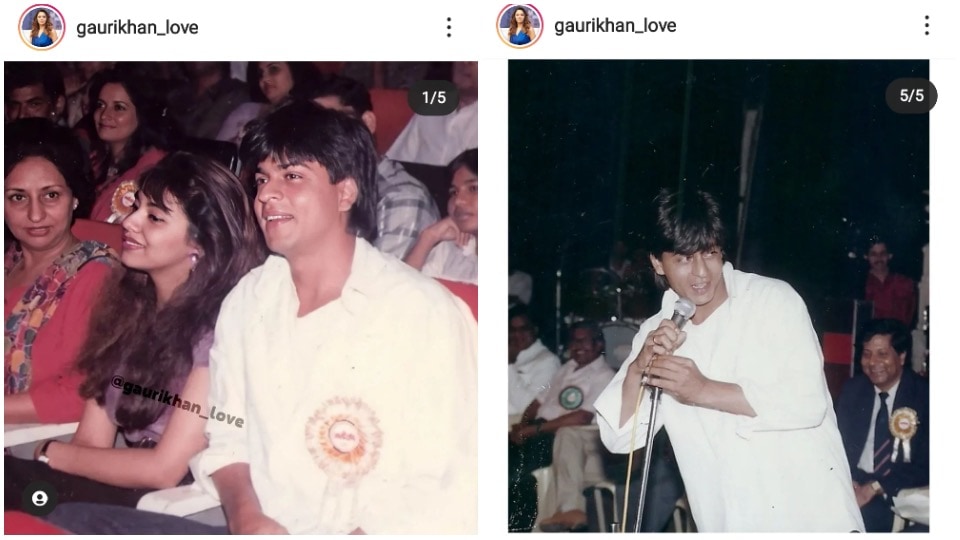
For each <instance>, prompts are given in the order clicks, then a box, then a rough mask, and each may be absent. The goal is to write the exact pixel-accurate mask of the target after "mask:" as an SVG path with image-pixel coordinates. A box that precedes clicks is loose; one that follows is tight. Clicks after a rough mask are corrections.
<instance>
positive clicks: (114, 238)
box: [70, 219, 123, 253]
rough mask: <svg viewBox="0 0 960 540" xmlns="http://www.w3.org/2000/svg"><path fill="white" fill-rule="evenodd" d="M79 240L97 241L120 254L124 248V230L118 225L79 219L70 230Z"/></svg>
mask: <svg viewBox="0 0 960 540" xmlns="http://www.w3.org/2000/svg"><path fill="white" fill-rule="evenodd" d="M70 230H71V232H73V235H74V236H76V237H77V238H78V239H79V240H96V241H98V242H103V243H104V244H106V245H108V246H110V247H112V248H113V249H114V251H116V252H117V253H120V248H121V247H122V246H123V228H122V227H120V225H118V224H116V223H107V222H105V221H93V220H90V219H77V220H75V221H74V222H73V227H72V228H71V229H70Z"/></svg>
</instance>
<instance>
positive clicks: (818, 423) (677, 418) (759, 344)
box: [595, 263, 863, 532]
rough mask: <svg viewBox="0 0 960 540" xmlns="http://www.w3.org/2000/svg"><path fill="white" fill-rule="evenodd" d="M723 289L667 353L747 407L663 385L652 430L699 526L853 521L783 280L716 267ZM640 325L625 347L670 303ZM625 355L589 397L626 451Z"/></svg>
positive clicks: (805, 322) (666, 300)
mask: <svg viewBox="0 0 960 540" xmlns="http://www.w3.org/2000/svg"><path fill="white" fill-rule="evenodd" d="M723 279H724V282H725V284H726V287H727V293H728V296H729V297H728V298H727V300H726V301H725V302H724V303H723V304H722V305H721V306H720V307H719V308H718V309H717V310H716V311H715V312H714V313H712V314H711V315H710V317H708V318H707V319H706V320H705V321H704V322H703V323H702V324H701V325H699V326H698V325H694V324H692V323H690V324H687V325H686V327H684V331H685V332H686V333H687V339H686V341H685V342H684V344H683V346H681V347H680V348H679V349H678V350H677V351H676V353H675V354H676V355H677V356H683V357H687V358H691V359H692V360H694V361H695V362H696V364H697V367H698V368H699V369H700V371H701V372H702V373H703V375H704V376H706V377H707V378H709V379H713V380H717V381H723V382H729V383H735V384H738V385H739V386H740V387H741V388H742V390H743V394H744V397H745V398H746V400H747V402H749V403H750V406H751V407H752V408H753V410H754V411H755V412H756V416H755V417H753V418H751V417H747V416H741V415H735V414H730V413H725V412H720V411H715V410H711V409H705V408H701V407H694V406H688V405H683V404H681V403H679V402H677V401H675V400H674V399H673V398H671V397H670V396H668V395H666V394H664V395H663V398H662V402H661V406H660V409H659V414H658V416H657V419H656V420H657V424H656V426H655V429H659V428H660V427H666V429H667V432H668V433H669V435H670V440H671V442H672V444H673V448H674V452H675V454H676V456H677V463H678V465H679V467H680V472H681V475H682V476H683V481H684V484H685V486H686V489H687V497H688V500H689V502H690V509H691V511H692V513H693V518H694V519H695V520H696V522H697V527H698V529H699V530H700V531H702V532H715V531H737V532H747V531H792V532H813V531H837V532H849V531H851V530H854V529H856V530H860V531H862V530H863V520H862V518H861V515H860V509H859V507H858V506H857V502H856V499H855V497H854V494H853V485H852V483H851V482H850V467H849V464H848V463H847V458H846V455H845V453H844V448H843V442H842V440H841V438H840V432H839V430H838V429H837V421H836V415H835V414H834V412H833V404H832V400H831V398H830V394H829V392H828V390H827V384H826V380H825V377H824V374H823V354H822V352H821V350H820V346H819V342H818V340H817V335H816V333H815V332H814V330H813V327H812V325H811V323H810V316H809V315H808V313H807V309H806V306H805V305H804V303H803V300H802V299H801V298H800V296H799V295H797V293H796V292H795V291H794V290H793V289H792V288H791V287H790V286H789V285H787V284H786V283H784V282H782V281H779V280H775V279H770V278H766V277H762V276H757V275H755V274H747V273H744V272H739V271H736V270H734V269H733V266H732V265H731V264H730V263H726V264H725V265H724V267H723ZM677 298H678V296H677V293H675V292H674V291H672V290H669V291H667V292H666V293H664V296H663V304H662V308H661V311H660V313H658V314H657V315H655V316H653V317H651V318H649V319H648V320H647V321H646V322H644V324H643V325H642V326H641V327H640V331H639V332H638V333H637V336H636V337H635V338H634V340H633V350H632V351H631V352H630V358H634V357H636V355H637V354H639V352H640V349H641V348H642V346H643V342H644V340H645V338H646V336H647V334H648V333H649V332H650V331H651V330H653V329H654V328H656V327H657V326H658V325H659V324H660V321H661V320H663V319H664V318H670V317H671V315H672V314H673V309H674V303H675V302H676V300H677ZM628 367H629V363H628V362H625V363H624V364H623V365H622V366H621V368H620V370H619V372H618V373H617V375H616V376H615V377H614V379H613V381H612V382H611V383H610V385H609V386H608V387H607V388H606V390H604V392H603V394H602V395H601V396H600V399H598V400H597V402H596V404H595V406H596V409H597V415H598V425H599V426H600V436H601V439H602V440H603V443H604V444H605V445H606V446H607V448H609V449H610V450H612V451H614V452H620V453H626V452H629V451H631V450H632V448H631V445H630V438H631V429H632V426H633V422H634V418H631V419H630V420H628V421H627V422H626V423H625V424H624V425H623V426H622V427H621V426H620V409H621V396H622V391H623V381H624V378H625V376H626V372H627V369H628ZM649 410H650V400H649V399H646V397H644V399H642V405H641V408H640V413H639V415H638V419H639V426H638V429H637V434H636V441H635V444H634V445H633V446H634V447H642V446H643V445H644V443H645V439H646V431H647V421H648V419H649Z"/></svg>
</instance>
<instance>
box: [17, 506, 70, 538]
mask: <svg viewBox="0 0 960 540" xmlns="http://www.w3.org/2000/svg"><path fill="white" fill-rule="evenodd" d="M3 534H4V535H8V534H70V533H68V532H67V531H64V530H62V529H58V528H56V527H54V526H53V525H50V524H49V523H47V522H46V521H43V520H42V519H40V518H37V517H33V516H31V515H30V514H26V513H24V512H18V511H7V512H4V513H3Z"/></svg>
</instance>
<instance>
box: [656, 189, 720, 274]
mask: <svg viewBox="0 0 960 540" xmlns="http://www.w3.org/2000/svg"><path fill="white" fill-rule="evenodd" d="M650 215H651V216H654V219H655V223H654V224H653V226H652V227H651V229H650V230H651V231H652V234H651V236H650V239H649V242H648V244H649V251H650V254H651V255H653V256H654V257H656V258H657V259H661V258H662V257H663V253H664V252H667V251H669V252H672V253H679V254H681V255H693V254H694V253H698V252H701V251H705V250H707V249H710V248H713V247H716V248H720V249H721V250H722V249H723V248H724V243H725V242H726V232H725V230H724V228H723V220H722V219H721V218H720V205H719V204H717V201H715V200H714V199H713V197H712V196H711V195H710V194H709V193H706V192H703V191H687V192H683V193H678V192H675V191H669V190H667V189H661V190H660V193H659V194H658V195H657V196H656V198H654V200H653V209H652V211H651V213H650ZM654 277H655V279H656V281H657V285H658V286H660V287H661V288H663V289H666V288H667V287H668V284H667V280H666V279H665V278H664V277H663V276H661V275H659V274H656V273H654Z"/></svg>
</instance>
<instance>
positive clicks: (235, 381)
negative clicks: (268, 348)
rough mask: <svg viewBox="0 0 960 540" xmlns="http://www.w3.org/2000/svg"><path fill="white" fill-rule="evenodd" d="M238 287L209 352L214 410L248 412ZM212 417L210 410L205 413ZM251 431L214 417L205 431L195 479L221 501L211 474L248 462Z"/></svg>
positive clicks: (219, 320)
mask: <svg viewBox="0 0 960 540" xmlns="http://www.w3.org/2000/svg"><path fill="white" fill-rule="evenodd" d="M242 292H243V291H242V290H240V288H239V287H238V288H236V289H234V290H233V292H231V293H230V294H228V295H227V297H226V298H225V299H224V301H223V304H222V307H221V310H220V316H219V317H218V318H217V326H216V329H215V330H214V340H213V346H212V347H211V349H210V398H209V400H208V403H209V404H210V406H211V407H216V408H217V409H219V410H225V411H246V410H247V407H246V405H247V403H246V390H245V377H244V364H245V362H244V356H243V350H242V337H241V336H243V330H242V329H243V316H244V314H243V296H242ZM204 412H205V414H209V412H210V411H204ZM249 431H250V430H249V429H237V427H236V426H234V425H228V424H227V423H226V422H218V421H216V420H215V419H213V418H211V419H209V420H208V421H207V425H206V429H205V432H206V434H207V437H208V439H209V445H208V447H207V449H206V450H204V451H203V452H201V453H200V454H199V455H198V456H197V457H195V458H194V460H193V476H194V478H195V479H196V481H197V483H199V484H200V485H201V486H202V487H203V488H204V490H205V491H207V492H208V493H209V494H211V495H213V496H214V497H217V498H219V495H218V494H217V489H216V487H215V486H214V484H213V480H212V479H211V478H210V475H211V474H213V473H214V472H216V471H218V470H220V469H222V468H223V467H226V466H227V465H230V464H233V463H248V462H249V458H248V454H247V436H248V432H249Z"/></svg>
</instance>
